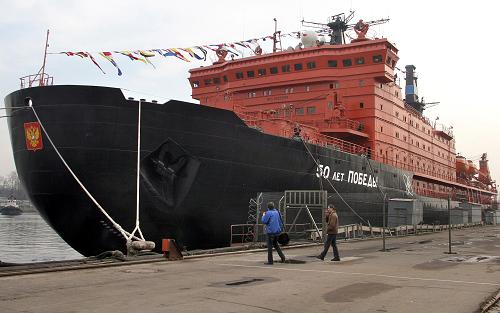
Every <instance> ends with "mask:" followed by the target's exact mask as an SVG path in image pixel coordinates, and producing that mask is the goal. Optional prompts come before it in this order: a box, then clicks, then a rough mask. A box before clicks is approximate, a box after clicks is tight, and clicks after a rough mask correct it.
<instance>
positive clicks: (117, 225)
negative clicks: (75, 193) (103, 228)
mask: <svg viewBox="0 0 500 313" xmlns="http://www.w3.org/2000/svg"><path fill="white" fill-rule="evenodd" d="M29 106H30V108H31V110H32V111H33V113H34V114H35V117H36V119H37V121H38V123H39V124H40V127H41V128H42V130H43V132H44V133H45V135H46V136H47V139H48V140H49V142H50V144H51V145H52V148H54V151H55V152H56V153H57V155H58V156H59V158H60V159H61V161H62V162H63V164H64V166H66V169H67V170H68V171H69V172H70V173H71V175H72V176H73V178H74V179H75V180H76V182H77V183H78V184H79V185H80V187H81V188H82V189H83V191H84V192H85V193H86V194H87V196H88V197H89V198H90V199H91V200H92V201H93V202H94V204H95V205H96V206H97V207H98V208H99V210H100V211H101V213H102V214H104V216H105V217H106V218H107V219H108V220H109V221H110V222H111V223H112V224H113V226H114V227H115V228H116V229H117V230H118V231H119V232H120V234H121V235H122V236H123V237H124V238H125V239H126V240H127V241H129V240H130V239H132V238H133V239H136V240H144V239H141V238H138V237H136V236H133V234H130V233H129V232H127V231H125V230H124V229H123V227H121V226H120V224H118V223H117V222H116V221H115V220H114V219H113V218H112V217H111V216H110V215H109V214H108V213H107V212H106V210H105V209H104V208H103V207H102V206H101V205H100V204H99V202H97V200H96V199H95V198H94V197H93V196H92V194H91V193H90V192H89V191H88V190H87V188H85V186H84V185H83V183H82V182H81V181H80V179H78V177H77V176H76V174H75V173H74V172H73V170H72V169H71V167H70V166H69V165H68V163H67V162H66V161H65V160H64V158H63V156H62V155H61V153H60V152H59V149H57V147H56V145H55V144H54V142H53V141H52V138H50V135H49V133H48V132H47V130H46V129H45V127H44V126H43V123H42V121H41V120H40V117H38V114H37V113H36V110H35V107H34V106H33V103H32V102H31V101H30V105H29ZM129 236H130V237H129ZM129 238H130V239H129Z"/></svg>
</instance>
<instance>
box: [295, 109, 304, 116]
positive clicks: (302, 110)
mask: <svg viewBox="0 0 500 313" xmlns="http://www.w3.org/2000/svg"><path fill="white" fill-rule="evenodd" d="M295 114H296V115H304V108H296V109H295Z"/></svg>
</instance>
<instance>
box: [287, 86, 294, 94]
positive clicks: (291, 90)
mask: <svg viewBox="0 0 500 313" xmlns="http://www.w3.org/2000/svg"><path fill="white" fill-rule="evenodd" d="M285 93H293V87H292V88H285Z"/></svg>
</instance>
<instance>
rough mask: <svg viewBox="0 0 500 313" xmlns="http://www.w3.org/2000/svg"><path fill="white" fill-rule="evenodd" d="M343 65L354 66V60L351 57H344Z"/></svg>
mask: <svg viewBox="0 0 500 313" xmlns="http://www.w3.org/2000/svg"><path fill="white" fill-rule="evenodd" d="M342 65H344V67H348V66H352V60H351V59H344V60H342Z"/></svg>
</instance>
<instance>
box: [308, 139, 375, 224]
mask: <svg viewBox="0 0 500 313" xmlns="http://www.w3.org/2000/svg"><path fill="white" fill-rule="evenodd" d="M300 140H301V141H302V143H303V144H304V147H305V148H306V150H307V152H308V153H309V155H310V156H311V158H312V159H313V161H314V163H315V164H316V166H317V167H318V168H319V163H318V162H317V161H316V159H315V158H314V156H313V155H312V153H311V151H310V150H309V148H308V147H307V144H306V142H305V141H304V139H303V138H302V137H300ZM321 177H323V175H322V173H320V179H321ZM323 179H325V180H326V181H327V182H328V184H329V185H330V186H331V187H332V189H333V191H335V192H336V193H337V195H338V196H339V198H340V200H342V202H344V203H345V205H347V207H348V208H349V209H350V210H351V211H352V213H354V214H355V215H356V216H357V217H358V218H359V219H360V220H361V221H363V222H364V223H365V224H367V225H370V223H369V222H367V221H366V220H365V219H364V218H362V217H361V216H360V215H359V214H358V213H357V212H356V211H355V210H354V209H353V208H352V207H351V206H350V205H349V203H347V202H346V201H345V200H344V198H343V197H342V195H340V193H339V192H338V191H337V189H336V188H335V187H334V186H333V184H332V182H331V181H330V180H329V179H327V178H324V177H323Z"/></svg>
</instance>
